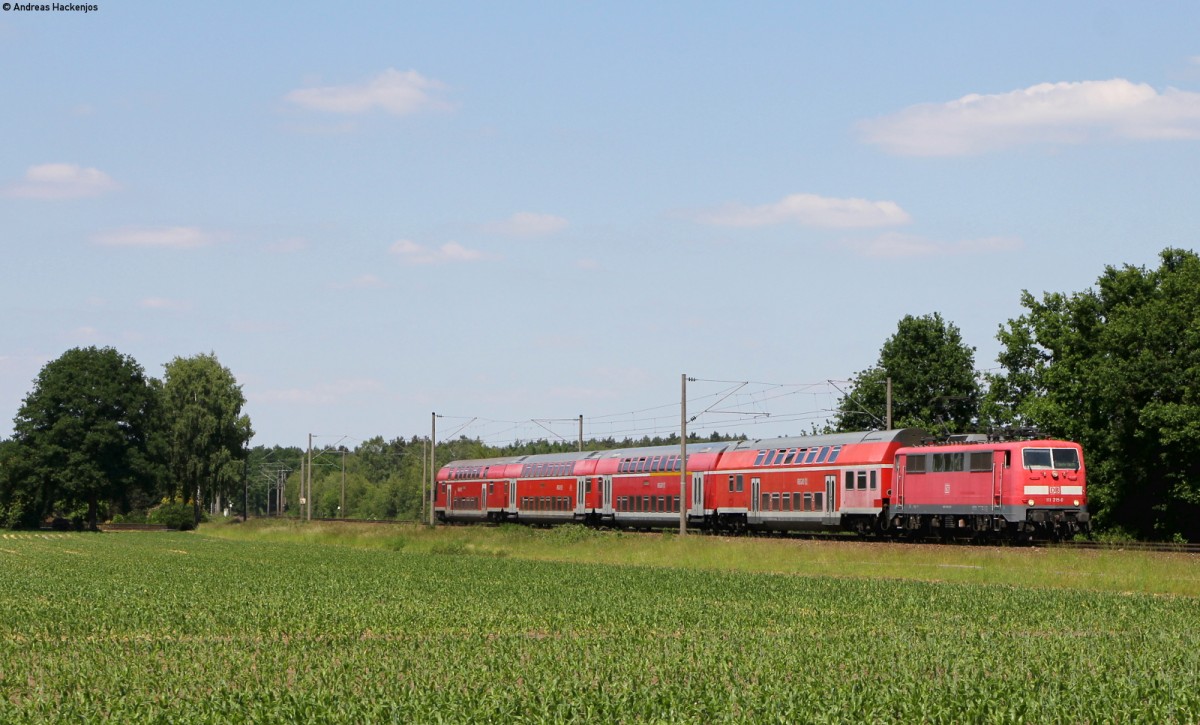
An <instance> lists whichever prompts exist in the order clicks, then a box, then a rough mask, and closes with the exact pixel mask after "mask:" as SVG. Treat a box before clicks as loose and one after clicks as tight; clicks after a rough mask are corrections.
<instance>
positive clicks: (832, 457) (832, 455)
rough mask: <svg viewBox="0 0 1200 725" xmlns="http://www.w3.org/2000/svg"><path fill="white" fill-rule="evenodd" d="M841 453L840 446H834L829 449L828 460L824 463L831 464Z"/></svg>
mask: <svg viewBox="0 0 1200 725" xmlns="http://www.w3.org/2000/svg"><path fill="white" fill-rule="evenodd" d="M841 452H842V447H841V446H834V447H833V448H830V449H829V458H828V459H827V460H826V461H825V462H826V463H833V462H834V461H836V460H837V458H838V454H839V453H841Z"/></svg>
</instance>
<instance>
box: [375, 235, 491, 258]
mask: <svg viewBox="0 0 1200 725" xmlns="http://www.w3.org/2000/svg"><path fill="white" fill-rule="evenodd" d="M388 251H389V252H391V253H392V254H393V255H395V256H397V257H399V258H400V259H402V260H403V261H404V262H405V263H407V264H440V263H446V262H477V261H479V260H482V259H486V258H487V256H486V255H485V254H484V253H483V252H478V251H475V250H471V249H467V248H466V247H464V246H462V245H461V244H459V243H458V242H446V243H445V244H443V245H442V246H440V247H437V248H436V249H435V248H431V247H425V246H422V245H420V244H417V243H416V242H413V241H410V240H408V239H401V240H399V241H397V242H395V243H393V244H392V246H391V247H390V248H389V249H388Z"/></svg>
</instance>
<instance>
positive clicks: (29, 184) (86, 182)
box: [3, 164, 120, 199]
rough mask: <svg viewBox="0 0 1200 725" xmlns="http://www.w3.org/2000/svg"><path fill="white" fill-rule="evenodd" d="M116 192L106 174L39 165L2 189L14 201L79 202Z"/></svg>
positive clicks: (58, 165) (31, 167)
mask: <svg viewBox="0 0 1200 725" xmlns="http://www.w3.org/2000/svg"><path fill="white" fill-rule="evenodd" d="M118 188H120V187H119V186H118V184H117V182H115V181H113V180H112V177H110V176H109V175H108V174H106V173H104V172H103V171H100V170H99V169H93V168H90V167H83V166H78V165H76V164H40V165H38V166H30V167H29V168H28V169H26V171H25V180H24V181H20V182H17V183H14V184H9V185H8V186H6V187H4V189H3V195H4V196H8V197H14V198H18V199H80V198H85V197H91V196H100V195H101V194H104V193H107V192H110V191H114V190H116V189H118Z"/></svg>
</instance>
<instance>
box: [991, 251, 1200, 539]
mask: <svg viewBox="0 0 1200 725" xmlns="http://www.w3.org/2000/svg"><path fill="white" fill-rule="evenodd" d="M1160 260H1161V262H1160V264H1159V267H1158V268H1157V269H1154V270H1147V269H1144V268H1140V267H1131V266H1128V265H1126V266H1124V267H1122V268H1120V269H1118V268H1116V267H1112V266H1109V267H1106V268H1105V271H1104V273H1103V274H1102V275H1101V277H1100V278H1099V280H1098V283H1097V288H1096V289H1089V290H1085V291H1084V292H1079V293H1075V294H1070V295H1068V294H1062V293H1047V294H1046V295H1044V296H1043V298H1042V300H1041V301H1038V300H1036V299H1035V298H1034V297H1033V296H1032V295H1031V294H1029V293H1028V292H1025V293H1023V294H1022V298H1021V304H1022V306H1023V307H1025V308H1026V309H1027V310H1028V312H1027V313H1026V314H1024V315H1022V316H1021V317H1019V318H1017V319H1015V320H1009V322H1008V324H1007V326H1002V327H1001V329H1000V332H999V334H998V338H999V340H1000V342H1001V343H1002V344H1003V345H1004V350H1003V352H1002V354H1001V356H1000V363H1001V365H1002V366H1003V372H1002V373H1000V374H998V375H995V376H992V378H991V380H990V390H989V394H988V399H987V401H986V404H985V410H986V414H987V415H988V416H989V417H991V418H993V419H994V420H996V421H998V422H1002V423H1009V424H1015V425H1034V426H1037V427H1038V428H1039V429H1040V430H1041V432H1042V433H1043V434H1045V435H1052V436H1056V437H1062V438H1069V439H1072V440H1076V441H1078V442H1080V443H1081V444H1082V445H1083V447H1084V452H1085V455H1086V456H1087V462H1088V490H1089V497H1088V498H1089V502H1090V504H1091V506H1092V507H1093V513H1094V514H1095V516H1096V520H1097V523H1098V524H1100V525H1107V526H1119V527H1121V528H1124V529H1126V530H1128V531H1130V532H1132V533H1135V534H1138V535H1140V536H1150V537H1156V538H1167V537H1171V536H1177V535H1178V536H1184V537H1186V538H1189V539H1191V540H1200V382H1197V381H1200V257H1197V255H1196V253H1195V252H1192V251H1186V250H1181V249H1166V250H1164V251H1163V252H1162V253H1161V254H1160Z"/></svg>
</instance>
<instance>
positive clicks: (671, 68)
mask: <svg viewBox="0 0 1200 725" xmlns="http://www.w3.org/2000/svg"><path fill="white" fill-rule="evenodd" d="M95 5H96V6H97V9H96V10H95V11H93V12H88V13H81V12H61V11H60V12H55V11H49V12H41V11H18V10H9V11H7V12H0V69H2V70H0V99H2V103H3V107H4V109H5V112H4V113H2V114H0V138H3V140H4V143H3V146H2V148H3V151H2V152H0V235H2V236H0V244H2V245H3V248H2V249H3V260H4V261H3V270H4V272H3V275H2V278H0V304H2V305H3V310H4V312H5V315H4V318H5V322H4V324H3V325H0V437H2V436H7V435H10V434H11V430H12V427H11V420H12V417H13V416H14V415H15V414H16V412H17V409H18V407H19V406H20V403H21V400H22V399H23V398H24V396H25V395H27V394H28V392H29V391H30V390H31V388H32V381H33V379H34V378H35V377H36V375H37V373H38V370H39V369H40V368H41V367H42V366H43V365H44V364H45V363H46V362H48V361H50V360H52V359H54V358H56V357H58V356H59V355H61V354H62V353H63V352H64V351H66V350H67V349H69V348H71V347H75V346H86V345H98V346H112V347H115V348H116V349H118V350H119V351H121V352H122V353H125V354H127V355H130V356H132V357H134V358H135V359H136V360H137V361H138V362H139V363H141V364H142V366H143V367H144V368H145V369H146V371H147V373H149V374H150V375H154V376H161V374H162V366H163V365H164V364H165V363H167V362H169V361H170V360H171V359H172V358H174V357H176V356H189V355H193V354H196V353H201V352H214V353H216V355H217V356H218V358H219V359H220V360H221V362H222V363H223V364H225V365H226V366H228V367H229V368H230V369H231V370H232V371H233V372H234V374H235V375H236V376H237V378H238V380H239V382H240V383H241V384H242V385H243V390H244V393H245V395H246V397H247V400H248V403H247V407H246V411H247V412H248V413H249V414H250V416H251V418H252V420H253V423H254V427H255V429H256V431H257V435H256V437H255V440H254V442H255V443H256V444H258V443H261V444H266V445H271V444H276V443H278V444H284V445H287V444H294V445H301V444H304V443H305V441H306V436H307V434H308V433H316V434H319V435H321V436H329V437H337V438H340V437H341V436H346V437H347V438H348V439H349V440H351V441H354V440H361V439H365V438H368V437H371V436H373V435H383V436H385V437H388V438H391V437H395V436H405V437H407V436H410V435H423V434H425V433H427V432H428V431H429V427H430V413H431V412H433V411H437V412H438V413H439V414H442V415H444V416H445V419H444V420H442V421H439V435H442V434H457V433H463V434H466V435H470V436H480V437H483V438H485V439H486V440H490V441H493V442H503V441H505V440H510V439H513V438H524V439H528V438H532V437H542V436H547V437H555V436H563V437H566V438H573V437H574V436H575V425H576V424H575V423H574V422H573V419H575V418H576V416H578V415H580V414H582V415H584V416H585V433H586V434H587V435H589V436H591V435H600V436H604V435H616V436H618V437H620V436H623V435H626V434H634V435H642V434H646V433H649V434H664V435H665V434H669V433H671V432H672V431H674V430H676V429H677V425H678V418H679V410H678V401H679V395H680V392H679V378H680V374H681V373H687V374H689V375H692V376H695V377H697V378H699V380H698V381H697V382H696V383H693V384H692V385H691V386H690V388H689V398H692V402H690V403H689V408H690V409H691V410H692V411H693V412H695V413H701V412H702V411H703V414H701V415H700V417H699V419H698V420H697V421H696V422H695V423H694V424H693V425H694V426H696V427H697V428H698V429H699V430H701V431H703V432H708V431H711V430H721V431H725V432H744V433H747V434H748V435H751V436H760V435H762V436H767V435H777V434H789V433H790V434H795V433H801V432H804V431H805V430H807V429H808V427H809V425H811V423H812V422H813V421H819V420H821V419H823V417H824V416H825V415H826V411H827V410H828V408H830V407H831V406H832V405H833V404H834V403H835V402H836V396H837V390H836V388H834V387H833V385H831V384H830V383H828V382H826V381H830V380H833V381H844V380H846V379H848V378H849V377H851V376H852V375H853V374H854V373H855V372H857V371H859V370H862V369H864V368H866V367H868V366H870V365H872V364H873V363H874V362H875V360H876V359H877V357H878V351H879V348H880V346H881V344H882V343H883V341H884V340H885V339H886V338H887V337H888V336H889V335H891V334H892V333H893V332H894V331H895V327H896V323H897V321H898V320H899V319H900V318H901V317H902V316H903V315H905V314H914V315H922V314H927V313H931V312H935V311H936V312H940V313H941V314H942V315H943V316H944V317H945V318H946V319H948V320H950V321H952V322H953V323H955V324H956V325H958V327H959V328H960V329H961V330H962V333H963V336H964V338H965V340H966V342H967V343H968V344H970V345H972V346H974V347H975V348H976V349H977V352H976V364H977V366H978V367H979V368H980V369H987V368H991V367H994V366H995V362H994V360H995V356H996V352H997V350H998V344H997V343H996V341H995V333H996V330H997V328H998V327H999V325H1001V324H1002V323H1003V322H1005V321H1006V320H1008V319H1009V318H1012V317H1014V316H1017V315H1019V314H1020V313H1021V308H1020V303H1019V300H1020V294H1021V291H1022V290H1029V291H1030V292H1032V293H1034V294H1036V295H1041V294H1042V293H1043V292H1045V291H1061V292H1074V291H1079V290H1082V289H1085V288H1087V287H1089V286H1091V285H1092V284H1093V283H1094V282H1095V280H1096V278H1097V277H1098V276H1099V275H1100V274H1101V272H1102V271H1103V268H1104V266H1105V265H1107V264H1117V265H1120V264H1126V263H1128V264H1133V265H1138V266H1153V265H1155V264H1156V255H1157V253H1158V252H1159V251H1160V250H1162V249H1163V248H1165V247H1167V246H1180V247H1185V248H1192V249H1195V248H1196V244H1197V243H1196V233H1197V230H1198V229H1200V204H1197V182H1196V171H1195V170H1196V169H1197V168H1200V41H1198V40H1197V35H1196V32H1195V30H1196V28H1197V27H1200V5H1197V4H1196V3H1184V2H1179V3H1175V2H1158V3H1154V4H1145V3H1132V2H1129V3H1097V2H1086V3H1084V2H1080V3H1074V2H1060V3H1044V2H1037V3H1014V2H1005V3H959V2H945V3H930V2H926V3H903V4H902V3H697V2H692V3H658V4H646V3H422V4H417V3H391V2H384V3H357V4H352V5H351V6H340V5H337V4H329V3H309V2H292V3H287V4H283V3H278V4H276V3H272V4H253V3H249V4H248V3H227V2H208V3H182V4H181V3H151V2H125V1H122V2H114V1H112V0H98V2H96V3H95ZM722 381H752V382H751V383H750V384H748V385H745V386H738V385H736V384H735V383H732V382H722ZM839 385H840V383H839ZM726 395H728V397H724V396H726ZM751 414H752V415H751ZM767 414H769V415H767ZM537 421H540V423H539V422H537Z"/></svg>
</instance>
